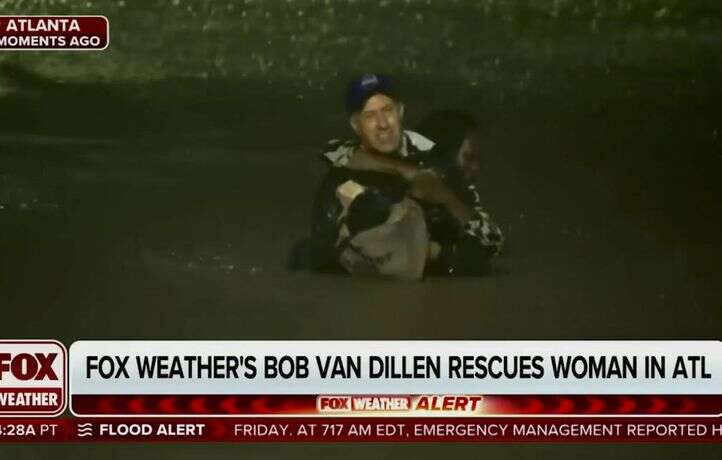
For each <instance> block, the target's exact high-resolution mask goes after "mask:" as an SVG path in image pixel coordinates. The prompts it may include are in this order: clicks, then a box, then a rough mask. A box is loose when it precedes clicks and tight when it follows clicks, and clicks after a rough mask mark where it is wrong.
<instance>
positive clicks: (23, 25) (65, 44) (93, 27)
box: [0, 16, 109, 51]
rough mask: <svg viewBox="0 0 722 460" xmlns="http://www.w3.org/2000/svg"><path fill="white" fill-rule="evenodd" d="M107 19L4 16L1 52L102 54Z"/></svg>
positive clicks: (0, 19)
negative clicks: (28, 51)
mask: <svg viewBox="0 0 722 460" xmlns="http://www.w3.org/2000/svg"><path fill="white" fill-rule="evenodd" d="M108 29H109V26H108V19H107V18H106V17H105V16H0V50H76V51H80V50H102V49H105V48H107V46H108V42H109V30H108Z"/></svg>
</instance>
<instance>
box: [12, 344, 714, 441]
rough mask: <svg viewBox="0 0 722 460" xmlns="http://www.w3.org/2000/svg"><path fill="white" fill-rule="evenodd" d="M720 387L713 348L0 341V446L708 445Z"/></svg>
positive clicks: (624, 345)
mask: <svg viewBox="0 0 722 460" xmlns="http://www.w3.org/2000/svg"><path fill="white" fill-rule="evenodd" d="M721 376H722V343H720V342H712V341H706V342H701V341H700V342H691V341H690V342H664V341H657V342H641V341H640V342H602V341H586V342H584V341H578V342H552V341H539V342H523V341H521V342H511V341H506V342H504V341H498V342H472V341H459V342H453V341H449V342H431V341H388V342H383V341H376V342H372V341H335V342H332V341H327V342H321V341H317V342H313V341H304V342H291V341H78V342H75V343H73V344H72V346H71V347H70V351H69V352H68V350H67V349H66V348H65V346H64V345H63V344H62V343H60V342H58V341H55V340H0V442H149V441H150V442H209V441H217V442H261V441H283V442H346V441H347V442H441V441H448V442H721V441H722V394H721V392H720V389H721V388H722V379H721ZM66 407H67V408H68V409H69V411H70V412H71V413H72V414H73V415H74V416H75V418H73V417H68V416H66V417H61V418H53V417H56V416H58V415H60V414H63V413H64V412H65V409H66Z"/></svg>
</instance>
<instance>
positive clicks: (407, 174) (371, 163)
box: [344, 147, 421, 182]
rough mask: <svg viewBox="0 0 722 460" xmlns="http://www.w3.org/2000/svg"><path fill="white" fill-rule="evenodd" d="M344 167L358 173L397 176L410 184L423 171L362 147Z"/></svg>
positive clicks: (350, 157)
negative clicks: (374, 172)
mask: <svg viewBox="0 0 722 460" xmlns="http://www.w3.org/2000/svg"><path fill="white" fill-rule="evenodd" d="M344 167H346V168H349V169H355V170H357V171H376V172H382V173H387V174H397V175H399V176H401V177H403V178H404V179H406V180H407V181H409V182H410V181H412V180H413V179H414V177H416V175H417V174H418V173H419V172H420V171H421V169H420V168H418V167H416V166H414V165H411V164H408V163H406V162H405V161H402V160H399V159H398V158H394V157H392V156H390V155H383V154H379V153H371V152H367V151H366V150H364V149H363V148H361V147H359V148H357V149H356V150H355V151H354V152H353V154H352V155H350V156H349V157H348V160H347V162H346V164H345V165H344Z"/></svg>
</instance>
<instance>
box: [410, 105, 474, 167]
mask: <svg viewBox="0 0 722 460" xmlns="http://www.w3.org/2000/svg"><path fill="white" fill-rule="evenodd" d="M477 129H479V125H478V123H477V122H476V119H475V118H474V116H473V115H471V114H470V113H469V112H465V111H462V110H439V111H436V112H431V113H430V114H429V115H427V116H426V118H424V119H423V120H421V122H420V123H419V124H418V125H416V131H418V132H419V133H420V134H423V135H424V136H425V137H428V138H429V139H431V140H432V141H434V143H435V144H436V146H435V147H434V150H435V151H436V152H438V154H440V155H442V156H443V157H444V158H445V159H446V160H447V161H452V162H453V160H454V158H455V157H456V154H457V153H458V152H459V148H460V147H461V144H462V143H463V142H464V138H465V137H466V136H467V135H468V134H469V133H470V132H473V131H476V130H477Z"/></svg>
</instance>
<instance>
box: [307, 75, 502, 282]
mask: <svg viewBox="0 0 722 460" xmlns="http://www.w3.org/2000/svg"><path fill="white" fill-rule="evenodd" d="M346 110H347V113H348V115H349V122H350V124H351V127H352V128H353V130H354V132H355V133H356V135H357V136H358V139H357V141H353V142H340V141H337V140H333V141H331V142H329V143H328V145H327V148H326V150H325V151H324V153H323V155H322V158H323V159H324V160H325V161H327V162H328V163H329V164H330V165H331V166H332V168H331V170H330V171H329V172H328V174H327V175H326V177H325V178H324V180H323V182H322V184H321V187H320V189H319V191H318V193H317V196H316V203H315V206H314V216H313V229H312V240H311V244H310V249H309V250H308V251H305V252H306V255H305V257H306V258H308V259H309V260H310V263H308V265H311V268H314V269H317V270H333V268H334V267H339V266H340V267H342V268H343V269H344V270H345V271H347V272H349V273H351V274H379V275H387V276H392V277H396V278H403V279H420V278H421V277H422V276H423V274H424V273H425V271H426V272H433V273H444V274H457V275H472V274H480V273H481V272H482V271H483V269H484V267H485V266H486V262H487V261H488V259H489V258H490V257H491V256H493V255H495V254H496V253H498V251H499V249H500V247H501V244H502V241H503V237H502V234H501V231H500V230H499V228H498V227H497V226H496V225H495V224H494V223H493V222H492V221H491V220H490V219H489V216H488V214H486V213H485V212H483V210H482V209H481V208H480V207H479V206H478V202H471V203H470V202H465V201H464V200H462V199H461V198H460V197H459V196H458V195H457V193H455V192H454V191H452V189H451V188H450V187H449V186H447V184H445V183H444V181H443V180H442V178H441V176H440V175H439V174H438V173H437V172H435V171H433V170H432V169H428V167H429V166H430V165H431V164H433V163H434V161H435V157H436V156H437V154H436V153H435V152H433V149H434V142H433V141H431V140H429V139H427V138H426V137H424V136H422V135H421V134H418V133H416V132H413V131H405V130H404V129H403V126H402V123H403V116H404V106H403V104H402V103H401V101H400V100H399V98H398V96H397V93H396V90H395V88H394V86H393V83H392V82H391V79H390V78H389V77H387V76H384V75H374V74H368V75H364V76H362V77H360V78H359V79H357V80H354V81H352V82H351V83H350V84H349V86H348V89H347V92H346ZM460 147H461V146H455V147H454V148H456V149H457V150H458V149H459V148H460ZM434 209H435V210H436V211H435V212H436V214H437V217H438V216H441V217H440V219H441V220H446V221H447V223H448V224H449V225H445V226H444V225H442V226H441V227H443V228H445V230H444V233H445V234H444V235H440V234H435V232H434V231H433V230H434V229H433V228H431V227H429V226H428V225H427V220H428V219H427V217H428V216H430V215H431V214H432V213H433V212H432V210H434ZM434 227H438V226H434ZM449 229H451V233H449ZM296 252H298V251H296ZM296 256H298V254H296ZM296 258H298V257H296Z"/></svg>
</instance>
